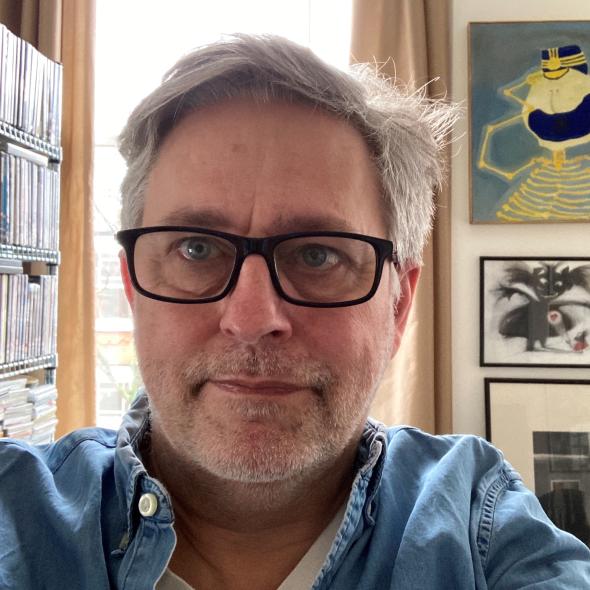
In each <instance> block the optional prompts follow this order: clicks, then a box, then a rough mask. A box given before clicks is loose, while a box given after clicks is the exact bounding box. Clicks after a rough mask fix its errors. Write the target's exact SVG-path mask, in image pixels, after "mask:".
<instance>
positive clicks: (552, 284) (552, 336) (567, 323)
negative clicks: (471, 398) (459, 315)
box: [480, 257, 590, 368]
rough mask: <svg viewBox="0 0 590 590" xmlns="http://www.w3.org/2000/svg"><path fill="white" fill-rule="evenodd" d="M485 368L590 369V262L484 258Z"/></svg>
mask: <svg viewBox="0 0 590 590" xmlns="http://www.w3.org/2000/svg"><path fill="white" fill-rule="evenodd" d="M480 365H481V366H531V367H579V368H582V367H590V258H579V257H570V258H563V257H554V258H550V257H545V258H523V257H517V258H509V257H482V258H480Z"/></svg>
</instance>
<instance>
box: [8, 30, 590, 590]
mask: <svg viewBox="0 0 590 590" xmlns="http://www.w3.org/2000/svg"><path fill="white" fill-rule="evenodd" d="M453 119H454V114H453V111H452V109H450V108H449V107H447V106H445V105H443V104H436V103H432V102H428V101H426V100H425V99H424V98H422V97H420V96H417V95H413V96H405V95H404V94H403V93H401V92H400V91H398V90H395V89H393V88H392V87H390V86H389V85H388V84H387V83H386V82H384V81H382V80H380V79H379V78H378V77H377V76H375V75H374V74H371V73H370V72H369V71H368V70H367V69H362V70H359V71H357V72H356V73H354V74H351V75H347V74H343V73H341V72H338V71H337V70H334V69H332V68H331V67H329V66H327V65H325V64H323V63H322V62H320V61H319V60H318V59H317V58H316V57H314V56H313V55H312V54H311V53H310V52H309V51H307V50H306V49H303V48H300V47H298V46H296V45H294V44H292V43H290V42H287V41H284V40H280V39H276V38H268V37H261V38H256V37H247V36H237V37H234V38H231V39H228V40H226V41H224V42H220V43H217V44H213V45H211V46H208V47H205V48H203V49H200V50H198V51H196V52H194V53H193V54H190V55H188V56H186V57H184V58H183V59H182V60H181V61H180V62H179V63H178V64H177V65H176V66H175V67H174V68H173V69H172V70H171V71H170V72H169V74H168V75H167V77H166V78H165V80H164V82H163V83H162V85H161V86H160V87H159V88H158V89H156V90H155V91H154V92H153V93H152V94H151V95H150V96H148V97H147V98H146V99H145V100H144V101H143V102H142V103H141V104H140V105H139V106H138V107H137V109H136V110H135V111H134V113H133V114H132V115H131V117H130V120H129V122H128V124H127V127H126V129H125V130H124V132H123V134H122V137H121V151H122V153H123V155H124V157H125V158H126V160H127V164H128V173H127V176H126V178H125V181H124V183H123V186H122V193H123V213H122V221H123V226H124V227H125V228H126V229H125V230H124V231H122V232H120V233H119V234H118V239H119V241H120V243H121V244H122V246H123V252H122V254H121V272H122V275H123V280H124V285H125V292H126V294H127V298H128V300H129V303H130V305H131V307H132V310H133V315H134V320H135V330H136V332H135V337H136V346H137V352H138V358H139V361H140V367H141V373H142V377H143V380H144V383H145V391H142V392H140V393H139V395H138V397H137V398H136V400H135V402H134V404H133V406H132V408H131V410H130V412H129V413H128V415H127V416H126V417H125V419H124V422H123V426H122V428H121V429H120V430H119V432H118V433H117V434H116V435H115V433H112V432H109V431H104V430H99V429H89V430H84V431H80V432H76V433H73V434H71V435H69V436H67V437H65V438H64V439H62V440H60V441H58V442H57V443H56V444H54V445H52V446H49V447H46V448H43V449H31V448H29V447H26V446H25V445H23V444H22V443H18V442H9V443H5V444H4V445H3V447H2V453H1V455H0V460H1V467H0V482H1V483H0V486H1V488H0V489H1V490H2V491H1V496H0V497H1V498H2V502H3V503H2V512H1V518H2V520H1V525H2V530H3V535H4V538H3V543H2V544H1V545H0V587H3V588H107V587H112V588H125V589H131V588H137V589H141V590H143V589H146V588H153V587H156V588H159V589H162V588H185V589H186V588H197V589H199V590H202V589H228V590H242V589H243V590H246V589H247V590H252V589H256V590H276V589H277V588H280V589H281V590H285V589H298V590H301V589H305V588H311V587H312V586H313V588H314V589H320V588H321V589H327V588H331V589H338V590H346V589H362V588H364V589H377V590H385V589H389V588H396V589H398V588H399V589H419V588H424V589H432V588H439V589H444V590H449V589H458V588H495V589H514V588H521V587H525V586H526V587H527V588H552V589H555V588H564V589H565V588H568V589H570V588H584V587H589V584H590V556H589V555H590V554H589V552H588V550H587V548H586V547H585V546H584V545H583V544H582V543H581V542H580V541H578V540H576V539H575V538H574V537H573V536H571V535H569V534H567V533H564V532H561V531H559V530H558V529H557V528H556V527H554V526H553V525H552V524H551V523H550V521H549V520H548V519H547V517H546V516H545V515H544V513H543V511H542V509H541V507H540V506H539V503H538V502H537V500H536V498H535V497H534V495H533V494H532V493H531V492H529V491H527V490H526V489H525V488H524V487H523V486H522V483H521V482H520V478H519V476H518V475H517V474H516V473H514V471H513V470H512V469H511V468H510V466H509V465H507V464H506V463H505V462H504V461H503V459H502V456H501V455H500V453H499V452H498V451H497V450H495V449H494V448H492V447H491V446H490V445H488V444H487V443H485V441H482V440H480V439H477V438H475V437H440V438H438V437H433V436H430V435H427V434H424V433H421V432H420V431H417V430H414V429H411V428H393V429H385V428H384V427H383V426H381V425H379V424H377V423H375V422H372V421H367V415H368V412H369V406H370V403H371V400H372V398H373V395H374V393H375V389H376V387H377V385H378V383H379V380H380V378H381V376H382V374H383V371H384V369H385V367H386V365H387V363H388V362H389V360H390V359H391V358H392V356H393V355H394V354H395V352H396V350H397V348H398V345H399V342H400V338H401V335H402V332H403V329H404V324H405V321H406V317H407V313H408V310H409V307H410V304H411V302H412V297H413V294H414V291H415V287H416V282H417V280H418V275H419V264H420V252H421V249H422V246H423V244H424V241H425V239H426V236H427V233H428V228H429V226H430V218H431V213H432V190H433V187H434V186H436V185H437V183H438V182H439V179H440V164H439V156H438V149H439V146H440V145H441V142H442V141H443V140H444V137H445V135H446V133H447V132H448V131H449V128H450V125H451V124H452V122H453ZM25 490H26V498H23V497H22V494H23V492H24V491H25ZM5 539H6V540H5Z"/></svg>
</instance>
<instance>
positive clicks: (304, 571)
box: [155, 504, 346, 590]
mask: <svg viewBox="0 0 590 590" xmlns="http://www.w3.org/2000/svg"><path fill="white" fill-rule="evenodd" d="M345 510H346V504H344V505H343V506H342V507H341V508H340V510H339V511H338V512H337V513H336V516H334V518H333V519H332V522H330V524H329V525H328V526H327V527H326V528H325V529H324V530H323V531H322V533H321V534H320V536H319V537H318V538H317V539H316V540H315V542H314V544H313V545H312V546H311V547H310V548H309V549H308V550H307V553H306V554H305V555H304V556H303V557H302V558H301V561H300V562H299V563H298V564H297V565H296V566H295V568H294V569H293V571H292V572H291V573H290V574H289V575H288V576H287V577H286V578H285V580H284V581H283V583H282V584H281V585H280V586H279V587H278V588H277V590H304V589H305V588H311V586H312V584H313V582H314V580H315V579H316V577H317V575H318V573H319V571H320V569H321V567H322V565H323V564H324V561H325V560H326V557H327V556H328V553H329V551H330V547H331V546H332V543H333V542H334V538H335V537H336V533H337V532H338V529H339V528H340V523H341V522H342V517H343V516H344V511H345ZM155 590H195V589H194V588H193V587H192V586H189V585H188V584H187V583H186V582H185V581H184V580H183V579H182V578H180V577H178V576H177V575H176V574H175V573H174V572H173V571H172V570H171V569H170V568H167V569H166V571H165V572H164V573H163V574H162V577H161V578H160V579H159V580H158V582H157V583H156V588H155Z"/></svg>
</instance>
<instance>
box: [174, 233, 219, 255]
mask: <svg viewBox="0 0 590 590" xmlns="http://www.w3.org/2000/svg"><path fill="white" fill-rule="evenodd" d="M178 250H179V252H180V254H181V255H182V256H183V257H184V258H186V259H187V260H207V259H208V258H211V256H214V255H215V254H216V253H217V252H218V248H217V247H216V246H215V244H213V243H211V241H210V240H207V239H206V238H186V239H184V240H182V241H181V242H180V244H179V246H178Z"/></svg>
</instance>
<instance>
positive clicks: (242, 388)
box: [211, 379, 303, 395]
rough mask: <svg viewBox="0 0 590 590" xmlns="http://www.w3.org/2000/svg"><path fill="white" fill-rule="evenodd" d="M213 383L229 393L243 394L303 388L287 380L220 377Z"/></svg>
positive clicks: (288, 392)
mask: <svg viewBox="0 0 590 590" xmlns="http://www.w3.org/2000/svg"><path fill="white" fill-rule="evenodd" d="M211 383H212V384H213V385H215V386H217V387H218V388H219V389H223V390H225V391H227V392H229V393H238V394H242V395H287V394H290V393H295V392H296V391H300V390H301V389H303V387H301V386H300V385H296V384H294V383H289V382H286V381H264V380H250V379H219V380H214V381H211Z"/></svg>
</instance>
